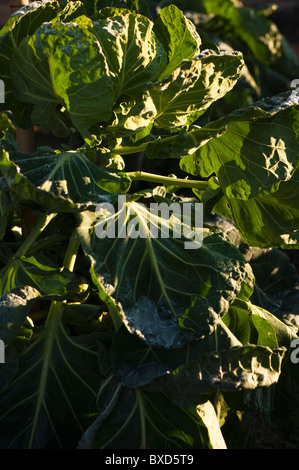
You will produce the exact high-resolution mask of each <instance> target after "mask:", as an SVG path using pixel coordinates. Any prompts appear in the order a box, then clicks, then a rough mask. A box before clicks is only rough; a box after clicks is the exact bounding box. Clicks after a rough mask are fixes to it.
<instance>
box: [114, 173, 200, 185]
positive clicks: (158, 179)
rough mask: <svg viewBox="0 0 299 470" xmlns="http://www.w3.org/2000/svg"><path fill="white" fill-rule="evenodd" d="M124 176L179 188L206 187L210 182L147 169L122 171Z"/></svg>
mask: <svg viewBox="0 0 299 470" xmlns="http://www.w3.org/2000/svg"><path fill="white" fill-rule="evenodd" d="M121 174H123V175H124V176H128V177H129V178H130V179H131V180H134V181H149V182H152V183H158V184H161V185H163V186H165V187H167V186H176V187H179V188H196V189H206V188H207V187H208V183H207V182H206V181H197V180H187V179H186V180H185V179H182V178H171V177H170V176H161V175H155V174H152V173H146V172H145V171H132V172H126V173H121Z"/></svg>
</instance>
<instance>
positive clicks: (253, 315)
mask: <svg viewBox="0 0 299 470" xmlns="http://www.w3.org/2000/svg"><path fill="white" fill-rule="evenodd" d="M267 315H268V312H267V313H266V311H264V310H263V309H262V308H261V307H259V306H257V305H253V304H251V303H250V302H245V301H242V300H239V299H237V300H236V301H235V302H234V303H233V304H232V305H231V307H230V309H229V311H228V313H227V314H226V315H225V316H224V317H223V322H224V323H225V324H226V326H227V327H228V328H229V329H230V331H231V332H232V333H233V334H234V335H235V336H236V337H237V338H238V339H239V340H240V341H241V343H242V344H246V343H251V344H257V345H260V346H268V347H269V348H271V349H277V348H278V347H279V345H278V342H277V337H276V331H275V329H274V328H273V326H272V325H271V322H269V321H268V319H267Z"/></svg>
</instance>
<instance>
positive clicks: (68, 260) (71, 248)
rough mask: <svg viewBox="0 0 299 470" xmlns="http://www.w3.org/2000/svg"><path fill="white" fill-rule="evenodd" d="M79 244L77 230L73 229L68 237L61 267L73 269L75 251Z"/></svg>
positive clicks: (75, 256)
mask: <svg viewBox="0 0 299 470" xmlns="http://www.w3.org/2000/svg"><path fill="white" fill-rule="evenodd" d="M79 246H80V240H79V237H78V233H77V230H74V231H73V233H72V236H71V238H70V241H69V244H68V247H67V250H66V253H65V257H64V260H63V267H64V268H66V269H68V270H69V271H73V270H74V267H75V262H76V258H77V252H78V249H79Z"/></svg>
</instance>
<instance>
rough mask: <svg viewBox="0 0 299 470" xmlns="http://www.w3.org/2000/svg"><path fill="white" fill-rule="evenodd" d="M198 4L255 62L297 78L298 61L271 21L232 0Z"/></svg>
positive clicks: (204, 1) (202, 1)
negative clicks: (248, 52) (246, 48)
mask: <svg viewBox="0 0 299 470" xmlns="http://www.w3.org/2000/svg"><path fill="white" fill-rule="evenodd" d="M200 4H201V5H202V6H203V8H204V10H205V11H206V13H208V14H213V15H217V20H218V27H220V28H222V31H223V34H225V35H226V36H227V37H228V38H229V39H231V40H234V41H238V42H241V43H244V44H245V45H246V46H247V47H248V48H249V50H250V51H251V53H252V55H253V56H254V57H255V58H256V59H257V60H258V61H259V62H261V63H262V64H265V65H269V66H272V67H273V68H275V69H276V70H278V71H282V72H283V73H284V75H286V76H288V77H289V78H293V77H294V76H297V75H293V73H294V72H295V74H296V72H297V73H298V71H299V62H298V58H297V57H296V54H295V53H294V51H293V50H292V48H291V46H290V45H289V44H288V43H287V41H286V39H285V38H284V37H283V35H282V34H281V33H280V31H279V29H278V27H277V25H276V24H275V23H274V22H273V21H270V20H268V19H267V18H265V17H264V16H263V15H261V13H260V12H258V11H255V10H254V9H253V8H248V7H245V6H243V5H242V4H241V5H239V4H237V3H236V2H235V1H232V0H225V1H222V0H212V1H211V0H201V1H200Z"/></svg>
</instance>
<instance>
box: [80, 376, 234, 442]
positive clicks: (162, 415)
mask: <svg viewBox="0 0 299 470" xmlns="http://www.w3.org/2000/svg"><path fill="white" fill-rule="evenodd" d="M109 385H110V387H109ZM109 392H110V393H109ZM100 400H101V401H100ZM99 402H101V403H105V409H104V410H102V411H100V413H99V415H98V417H97V418H96V420H95V421H94V423H93V424H92V425H91V426H90V427H89V428H88V429H87V431H86V432H85V433H84V435H83V437H82V439H81V441H80V443H79V449H128V448H130V449H190V448H196V449H211V448H220V447H218V446H221V447H224V446H225V444H224V441H223V439H221V438H220V436H219V437H218V439H213V438H211V437H210V434H209V429H210V431H211V424H212V422H213V424H214V423H215V418H214V417H212V416H211V414H212V411H211V409H210V408H208V406H207V407H206V410H207V411H209V417H208V416H205V419H204V416H203V411H204V410H203V408H201V409H200V412H199V413H197V411H196V410H191V409H184V408H180V407H178V406H175V405H173V404H172V403H171V402H170V401H169V400H168V399H167V397H166V396H164V395H163V394H161V393H146V392H144V391H141V390H138V389H137V390H132V389H129V388H126V387H123V386H122V385H121V384H118V383H117V381H115V380H113V378H110V382H109V381H107V386H106V387H105V386H103V387H102V388H101V390H100V394H99Z"/></svg>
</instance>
